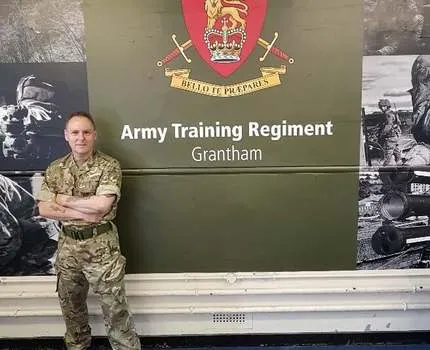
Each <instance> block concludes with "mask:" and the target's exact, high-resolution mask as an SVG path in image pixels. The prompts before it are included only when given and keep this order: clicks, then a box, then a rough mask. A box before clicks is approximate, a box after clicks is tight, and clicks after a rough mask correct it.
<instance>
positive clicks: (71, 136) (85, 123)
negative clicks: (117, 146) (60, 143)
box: [64, 116, 97, 160]
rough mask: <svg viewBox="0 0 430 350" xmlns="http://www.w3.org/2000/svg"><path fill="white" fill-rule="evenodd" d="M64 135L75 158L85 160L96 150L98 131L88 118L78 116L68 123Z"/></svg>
mask: <svg viewBox="0 0 430 350" xmlns="http://www.w3.org/2000/svg"><path fill="white" fill-rule="evenodd" d="M64 137H65V138H66V141H67V142H68V143H69V146H70V148H71V150H72V153H73V156H74V157H75V159H82V160H85V159H87V158H89V157H90V156H91V154H92V153H93V151H94V143H95V141H96V137H97V133H96V130H95V129H94V126H93V124H92V123H91V121H90V120H89V119H88V118H85V117H80V116H76V117H73V118H72V119H70V120H69V122H68V123H67V125H66V129H65V130H64Z"/></svg>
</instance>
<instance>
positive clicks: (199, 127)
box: [121, 120, 334, 143]
mask: <svg viewBox="0 0 430 350" xmlns="http://www.w3.org/2000/svg"><path fill="white" fill-rule="evenodd" d="M246 126H247V130H246V132H244V126H243V125H241V124H235V125H228V124H221V122H219V121H217V122H215V123H214V124H205V123H204V122H198V123H197V124H194V125H189V124H185V123H180V122H174V123H171V125H170V126H169V127H166V126H163V127H133V126H131V125H129V124H125V125H124V126H123V128H122V132H121V140H156V141H157V142H158V143H163V142H164V141H165V140H166V139H167V136H168V135H169V136H170V137H171V138H173V139H211V138H225V139H230V140H232V141H241V140H242V139H243V137H244V136H248V137H265V138H270V139H271V140H272V141H279V140H280V139H282V138H284V137H297V136H305V137H306V136H332V135H333V133H334V131H333V129H334V125H333V123H332V122H331V121H327V122H324V123H308V124H288V123H287V121H286V120H282V121H281V122H280V123H275V124H263V123H260V122H249V123H248V124H247V125H246Z"/></svg>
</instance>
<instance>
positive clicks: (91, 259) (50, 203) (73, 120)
mask: <svg viewBox="0 0 430 350" xmlns="http://www.w3.org/2000/svg"><path fill="white" fill-rule="evenodd" d="M64 135H65V138H66V141H67V142H68V143H69V146H70V148H71V151H72V152H71V153H70V154H68V155H66V156H65V157H62V158H59V159H57V160H56V161H54V162H53V163H51V164H50V166H49V167H48V169H47V170H46V173H45V179H44V182H43V184H42V188H41V191H40V194H39V196H38V200H39V211H40V215H42V216H44V217H48V218H53V219H57V220H59V221H60V222H61V223H62V231H61V234H60V237H59V241H58V251H57V258H56V263H55V268H56V273H57V279H58V295H59V299H60V305H61V309H62V312H63V317H64V320H65V324H66V334H65V343H66V345H67V348H68V349H73V350H81V349H88V348H89V347H90V344H91V333H90V331H91V329H90V327H89V324H88V309H87V304H86V299H87V294H88V289H89V286H91V287H92V289H93V290H94V292H95V293H96V294H98V295H99V296H100V300H101V307H102V311H103V316H104V320H105V325H106V331H107V335H108V337H109V341H110V343H111V346H112V348H113V349H117V350H120V349H121V350H125V349H140V342H139V338H138V336H137V334H136V331H135V330H134V325H133V321H132V318H131V315H130V312H129V311H128V306H127V301H126V297H125V288H124V273H125V258H124V256H123V255H122V254H121V251H120V246H119V241H118V232H117V229H116V226H115V225H114V224H113V223H112V221H111V220H113V219H114V217H115V214H116V209H117V203H118V200H119V198H120V187H121V169H120V165H119V163H118V161H117V160H115V159H114V158H112V157H110V156H108V155H105V154H103V153H101V152H99V151H96V150H95V149H94V143H95V139H96V130H95V124H94V120H93V118H92V117H91V116H90V115H89V114H87V113H84V112H77V113H72V114H71V115H70V117H69V118H68V120H67V123H66V129H65V131H64Z"/></svg>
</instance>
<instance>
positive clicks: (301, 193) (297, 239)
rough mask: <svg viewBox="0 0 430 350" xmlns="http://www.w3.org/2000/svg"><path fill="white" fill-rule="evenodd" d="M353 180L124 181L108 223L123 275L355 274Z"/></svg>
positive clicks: (216, 177) (222, 177) (308, 176)
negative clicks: (113, 226) (117, 242)
mask: <svg viewBox="0 0 430 350" xmlns="http://www.w3.org/2000/svg"><path fill="white" fill-rule="evenodd" d="M356 178H357V176H356V174H354V173H339V174H324V173H319V174H312V173H303V174H288V173H287V174H212V175H208V174H204V175H147V176H127V177H125V181H124V188H123V197H122V199H121V202H120V207H119V217H118V223H119V229H120V237H121V244H122V247H123V250H124V252H126V255H127V258H128V272H132V273H136V272H217V271H283V270H291V271H293V270H298V271H300V270H302V271H303V270H344V269H355V256H356V254H355V247H356V244H355V242H356V226H355V223H356V221H357V220H356V219H357V218H356V201H354V200H353V199H355V198H356V193H357V181H356Z"/></svg>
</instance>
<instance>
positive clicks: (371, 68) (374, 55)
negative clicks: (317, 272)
mask: <svg viewBox="0 0 430 350" xmlns="http://www.w3.org/2000/svg"><path fill="white" fill-rule="evenodd" d="M363 22H364V23H363V31H364V33H363V64H362V68H363V69H362V109H361V130H360V131H361V137H360V172H359V193H358V229H357V269H364V270H366V269H408V268H425V267H429V266H430V226H429V216H430V119H429V118H430V114H429V115H428V113H429V111H430V109H429V107H430V105H429V101H430V99H429V98H430V56H429V55H430V1H428V0H404V1H399V0H363Z"/></svg>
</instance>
